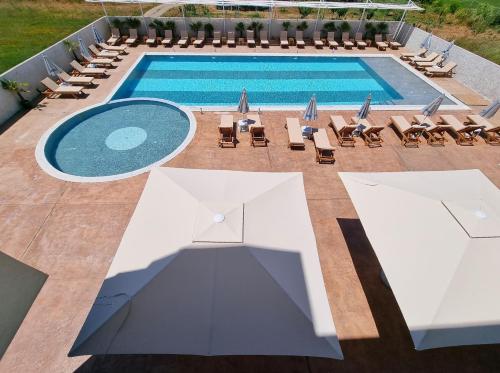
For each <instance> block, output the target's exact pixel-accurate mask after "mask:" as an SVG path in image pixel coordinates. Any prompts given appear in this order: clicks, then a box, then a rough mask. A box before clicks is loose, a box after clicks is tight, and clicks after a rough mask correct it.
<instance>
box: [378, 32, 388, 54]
mask: <svg viewBox="0 0 500 373" xmlns="http://www.w3.org/2000/svg"><path fill="white" fill-rule="evenodd" d="M375 46H376V47H377V48H378V50H379V51H385V50H386V49H387V48H388V47H389V46H388V45H387V43H385V42H384V41H383V40H382V34H376V35H375Z"/></svg>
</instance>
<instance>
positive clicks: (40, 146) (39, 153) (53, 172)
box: [35, 57, 197, 183]
mask: <svg viewBox="0 0 500 373" xmlns="http://www.w3.org/2000/svg"><path fill="white" fill-rule="evenodd" d="M141 58H142V57H141ZM130 101H154V102H160V103H163V104H167V105H171V106H174V107H175V108H177V109H178V110H181V111H182V112H183V113H185V114H186V116H187V117H188V120H189V131H188V133H187V135H186V138H185V139H184V140H183V141H182V143H181V144H180V145H179V146H178V147H177V148H176V149H175V150H174V151H173V152H171V153H170V154H168V155H167V156H165V157H163V158H161V159H159V160H158V161H156V162H154V163H151V164H149V165H147V166H145V167H142V168H139V169H137V170H134V171H130V172H125V173H121V174H116V175H109V176H77V175H71V174H67V173H65V172H62V171H60V170H58V169H57V168H55V167H54V166H53V165H52V164H51V163H50V162H49V161H48V159H47V157H46V156H45V146H46V144H47V140H48V139H49V137H50V135H52V133H53V132H54V131H55V130H56V129H57V128H59V127H60V126H61V125H63V124H64V123H65V122H66V121H68V120H70V119H71V118H73V117H75V116H76V115H78V114H81V113H83V112H85V111H87V110H91V109H94V108H97V107H99V106H105V105H108V104H110V103H115V102H130ZM196 129H197V122H196V117H195V116H194V114H193V112H192V110H190V108H189V107H188V106H183V105H179V104H177V103H175V102H172V101H169V100H164V99H159V98H149V97H134V98H123V99H117V100H112V101H110V100H107V99H106V100H105V101H102V102H99V103H97V104H94V105H90V106H86V107H84V108H82V109H80V110H77V111H75V112H73V113H71V114H69V115H67V116H65V117H64V118H62V119H60V120H59V121H57V123H56V124H54V125H53V126H52V127H50V128H49V129H48V130H46V131H45V132H44V133H43V135H42V136H41V137H40V139H39V140H38V143H37V144H36V147H35V159H36V161H37V163H38V165H39V166H40V168H41V169H42V170H43V171H44V172H45V173H47V174H48V175H50V176H52V177H54V178H56V179H59V180H63V181H70V182H75V183H103V182H109V181H117V180H123V179H127V178H130V177H133V176H138V175H141V174H143V173H146V172H148V171H151V169H153V168H155V167H159V166H161V165H163V164H164V163H166V162H168V161H170V160H171V159H173V158H174V157H176V156H177V155H179V154H180V153H181V152H182V151H183V150H184V149H185V148H186V147H187V146H188V145H189V144H190V143H191V141H192V140H193V138H194V136H195V134H196Z"/></svg>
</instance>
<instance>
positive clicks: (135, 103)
mask: <svg viewBox="0 0 500 373" xmlns="http://www.w3.org/2000/svg"><path fill="white" fill-rule="evenodd" d="M189 132H190V119H189V117H188V116H187V114H186V113H185V112H184V111H183V110H181V109H179V108H178V107H176V106H173V105H170V104H168V103H165V102H160V101H155V100H146V99H140V100H118V101H112V102H109V103H107V104H104V105H99V106H96V107H93V108H91V109H89V110H86V111H83V112H80V113H78V114H76V115H74V116H73V117H71V118H69V119H68V120H66V121H65V122H64V123H62V124H61V125H60V126H59V127H57V128H56V129H55V130H54V131H53V132H52V133H51V134H50V135H49V137H48V139H47V141H46V144H45V148H44V153H45V157H46V159H47V161H48V162H49V163H50V165H51V166H52V167H54V168H55V169H56V170H58V171H60V172H62V173H64V174H69V175H74V176H80V177H104V176H110V175H120V174H125V173H130V172H133V171H135V170H139V169H142V168H144V167H147V166H149V165H151V164H154V163H155V162H158V161H160V160H162V159H164V158H165V157H167V156H168V155H170V154H172V153H174V152H175V151H176V150H177V149H178V148H179V147H180V146H181V144H183V143H184V142H185V140H186V138H187V136H188V133H189Z"/></svg>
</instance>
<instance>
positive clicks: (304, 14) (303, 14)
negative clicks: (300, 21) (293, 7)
mask: <svg viewBox="0 0 500 373" xmlns="http://www.w3.org/2000/svg"><path fill="white" fill-rule="evenodd" d="M311 12H312V8H303V7H299V13H300V18H306V17H307V16H308V15H309V14H311Z"/></svg>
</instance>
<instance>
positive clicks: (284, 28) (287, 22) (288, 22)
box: [281, 21, 292, 31]
mask: <svg viewBox="0 0 500 373" xmlns="http://www.w3.org/2000/svg"><path fill="white" fill-rule="evenodd" d="M291 25H292V24H291V23H290V21H285V22H283V23H282V24H281V27H283V30H284V31H288V29H289V28H290V26H291Z"/></svg>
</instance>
